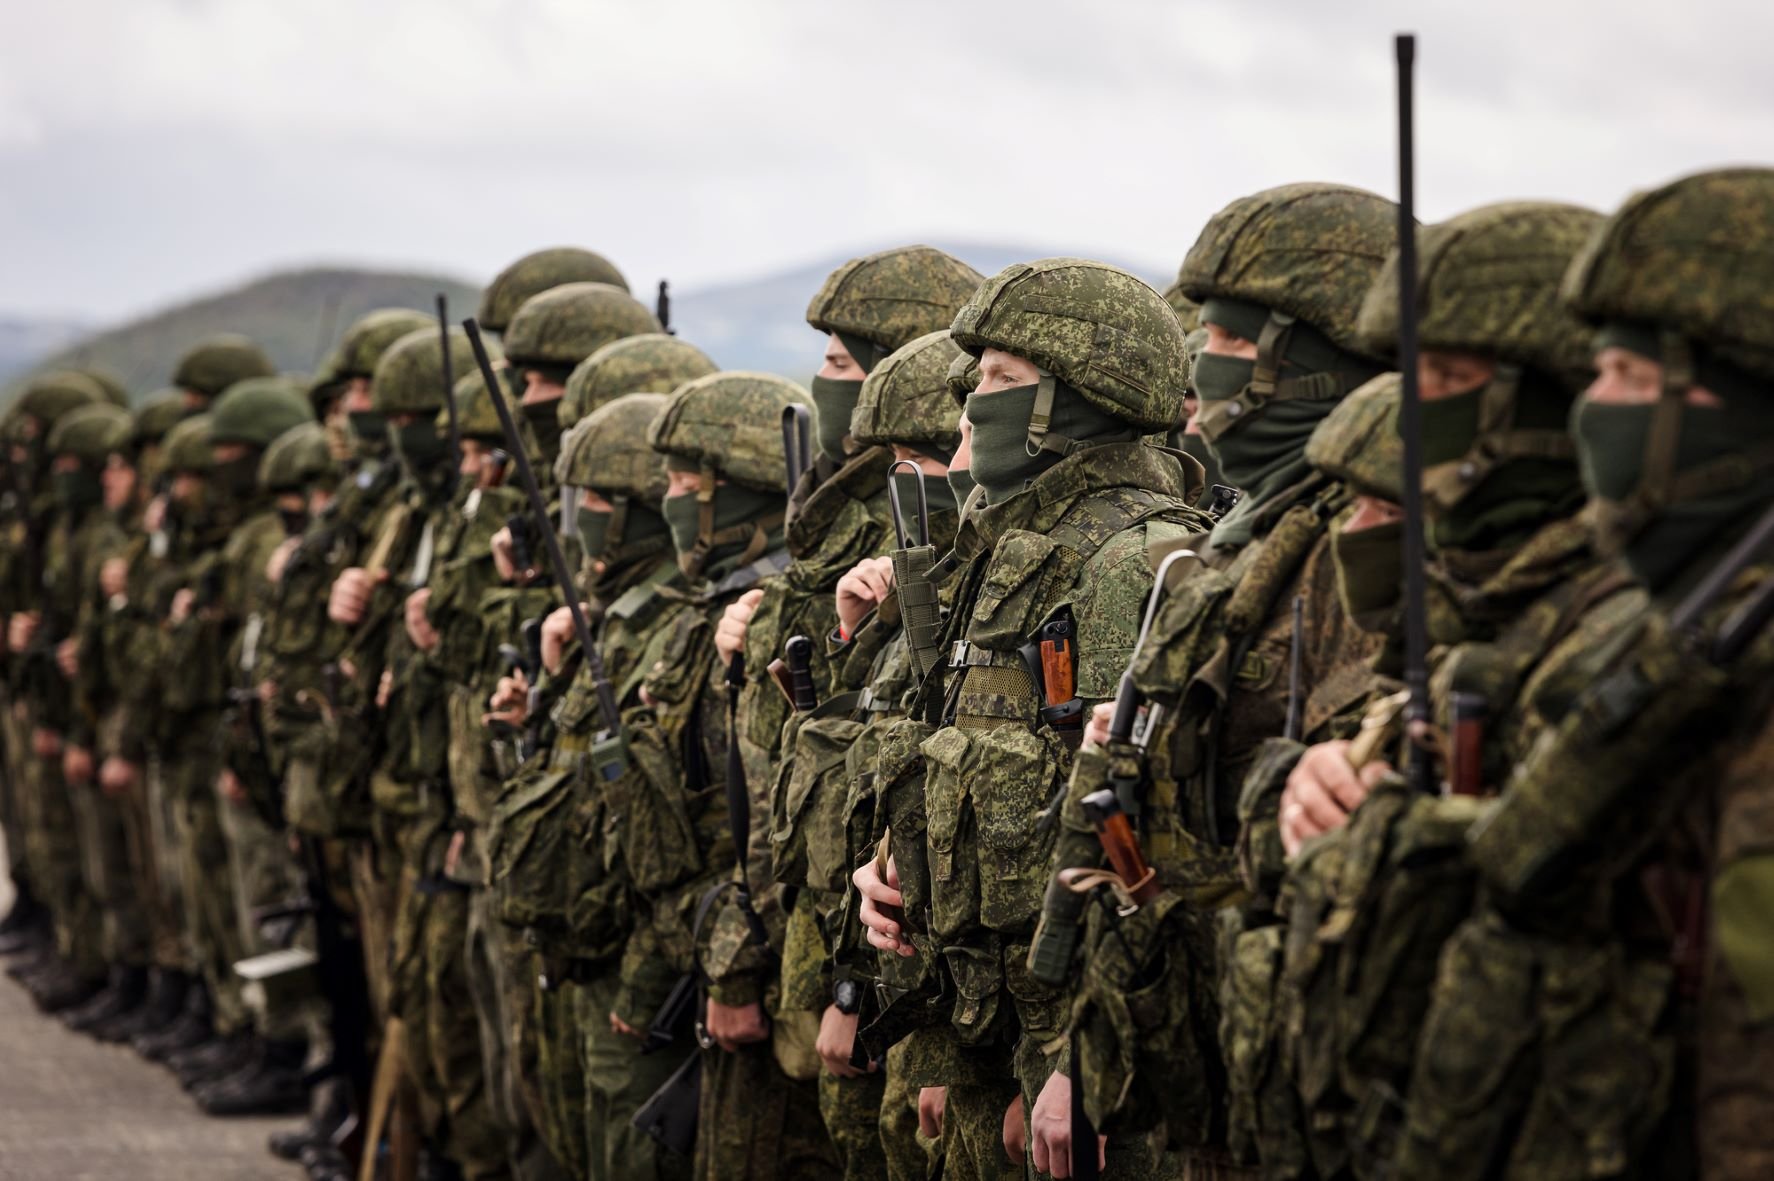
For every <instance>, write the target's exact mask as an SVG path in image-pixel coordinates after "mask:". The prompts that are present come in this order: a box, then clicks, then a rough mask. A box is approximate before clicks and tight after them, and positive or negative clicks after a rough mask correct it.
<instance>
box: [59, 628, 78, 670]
mask: <svg viewBox="0 0 1774 1181" xmlns="http://www.w3.org/2000/svg"><path fill="white" fill-rule="evenodd" d="M55 666H56V667H57V668H59V669H61V670H62V676H64V677H66V678H68V679H69V680H70V681H71V680H73V679H74V678H75V677H76V676H78V675H79V674H80V638H79V637H78V636H69V637H68V638H67V639H65V640H63V641H62V642H61V643H59V644H57V645H56V646H55Z"/></svg>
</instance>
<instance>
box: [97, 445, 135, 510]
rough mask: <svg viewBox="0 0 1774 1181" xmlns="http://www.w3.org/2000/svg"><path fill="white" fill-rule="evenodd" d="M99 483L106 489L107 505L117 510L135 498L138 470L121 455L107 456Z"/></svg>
mask: <svg viewBox="0 0 1774 1181" xmlns="http://www.w3.org/2000/svg"><path fill="white" fill-rule="evenodd" d="M99 484H100V485H101V486H102V487H103V488H104V490H105V507H106V508H108V509H110V510H111V511H112V512H117V511H119V510H121V509H123V508H124V507H125V506H127V505H128V504H129V502H130V501H131V500H133V499H134V498H135V494H136V470H135V468H134V467H133V466H131V465H130V464H129V463H128V462H127V461H126V460H125V459H124V458H123V457H122V456H121V455H111V456H107V457H106V458H105V470H104V471H102V472H100V473H99Z"/></svg>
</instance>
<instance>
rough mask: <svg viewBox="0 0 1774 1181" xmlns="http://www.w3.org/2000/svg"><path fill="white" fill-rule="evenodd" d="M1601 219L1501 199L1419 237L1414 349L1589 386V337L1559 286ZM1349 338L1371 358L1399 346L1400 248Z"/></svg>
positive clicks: (1569, 208)
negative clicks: (1476, 357) (1506, 364)
mask: <svg viewBox="0 0 1774 1181" xmlns="http://www.w3.org/2000/svg"><path fill="white" fill-rule="evenodd" d="M1601 222H1602V216H1601V214H1599V213H1596V212H1594V211H1593V210H1589V209H1584V208H1582V207H1580V206H1576V205H1562V204H1557V203H1554V202H1550V201H1503V202H1499V203H1498V204H1495V205H1484V206H1481V207H1479V208H1477V209H1474V210H1471V211H1470V212H1467V213H1462V214H1460V215H1459V216H1458V217H1454V218H1450V219H1449V220H1447V221H1444V222H1438V223H1436V224H1435V225H1431V226H1423V227H1422V228H1420V229H1419V230H1418V231H1417V273H1418V279H1417V344H1418V345H1419V347H1421V348H1425V349H1443V350H1446V351H1448V352H1472V353H1479V354H1481V355H1484V356H1492V357H1497V358H1500V359H1502V360H1505V361H1513V362H1515V363H1517V364H1520V365H1531V366H1533V367H1535V368H1537V369H1539V370H1541V371H1542V372H1545V373H1548V374H1551V375H1553V376H1555V377H1562V378H1564V379H1565V380H1566V381H1568V382H1570V383H1572V384H1573V386H1578V385H1581V384H1585V383H1587V381H1588V373H1589V371H1590V368H1591V366H1590V352H1591V350H1590V345H1589V342H1590V331H1589V328H1588V327H1587V326H1586V325H1585V324H1584V323H1583V321H1582V320H1580V319H1578V318H1577V316H1576V315H1575V314H1574V313H1573V312H1571V310H1570V309H1569V308H1568V307H1566V306H1565V305H1563V304H1562V303H1561V302H1560V300H1559V294H1558V292H1559V283H1560V281H1561V280H1562V279H1563V278H1564V275H1565V272H1566V271H1567V270H1569V269H1570V265H1571V260H1572V259H1573V258H1575V257H1576V255H1577V252H1578V251H1579V250H1581V249H1582V248H1583V244H1584V243H1585V242H1587V241H1588V240H1589V238H1590V236H1591V235H1592V234H1593V233H1594V232H1595V229H1596V227H1597V226H1599V225H1600V224H1601ZM1355 330H1356V333H1357V334H1358V335H1359V336H1360V337H1361V338H1362V341H1363V342H1364V343H1365V345H1366V347H1367V348H1368V350H1369V351H1370V352H1373V353H1375V354H1376V355H1379V356H1383V357H1390V356H1392V355H1393V354H1394V353H1395V352H1396V350H1397V347H1398V252H1397V251H1396V250H1394V251H1393V252H1392V253H1391V254H1389V255H1387V257H1386V265H1385V266H1384V267H1383V268H1382V269H1381V271H1380V277H1379V278H1378V279H1376V280H1375V281H1374V285H1373V287H1371V288H1370V289H1369V290H1368V293H1367V298H1366V299H1365V300H1364V301H1363V302H1362V305H1361V315H1360V317H1359V319H1357V321H1356V325H1355Z"/></svg>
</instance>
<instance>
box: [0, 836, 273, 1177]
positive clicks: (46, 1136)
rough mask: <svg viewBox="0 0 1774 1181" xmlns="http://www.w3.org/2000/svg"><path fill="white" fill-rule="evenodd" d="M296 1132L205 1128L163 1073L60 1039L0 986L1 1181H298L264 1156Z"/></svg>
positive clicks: (247, 1126) (0, 901)
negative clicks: (270, 1140) (270, 1145)
mask: <svg viewBox="0 0 1774 1181" xmlns="http://www.w3.org/2000/svg"><path fill="white" fill-rule="evenodd" d="M3 858H4V853H3V852H0V866H3V865H4V860H3ZM0 889H3V890H5V891H6V892H7V893H10V890H11V884H10V883H9V882H6V880H5V877H4V875H3V874H0ZM10 904H11V899H10V898H0V914H4V913H5V907H6V906H8V905H10ZM295 1122H296V1120H295V1118H294V1117H288V1118H277V1119H233V1120H221V1119H211V1118H209V1117H208V1116H205V1115H203V1114H202V1113H201V1112H199V1111H198V1110H197V1107H196V1105H195V1104H193V1103H192V1102H191V1099H190V1097H189V1096H187V1095H186V1094H185V1093H184V1092H183V1091H181V1090H180V1089H179V1085H178V1083H177V1082H175V1081H174V1080H173V1077H172V1075H170V1074H168V1073H167V1072H166V1071H165V1070H164V1069H162V1068H161V1067H158V1066H151V1065H149V1064H148V1063H147V1062H144V1061H143V1060H142V1059H140V1058H138V1057H137V1056H136V1055H135V1054H134V1052H132V1051H130V1050H128V1049H126V1048H124V1047H121V1046H106V1045H100V1044H99V1043H98V1042H95V1041H92V1040H91V1039H89V1038H84V1037H81V1036H79V1035H77V1034H73V1033H70V1032H68V1030H66V1029H65V1028H63V1026H62V1024H61V1022H59V1021H57V1020H55V1019H54V1018H53V1017H46V1016H44V1015H43V1014H41V1013H39V1012H38V1011H37V1008H36V1006H35V1005H33V1004H32V1003H31V998H30V995H29V994H28V993H26V992H25V990H24V989H23V988H21V987H20V986H19V985H18V984H17V983H16V982H14V981H13V980H11V979H10V978H8V977H5V976H0V1181H260V1179H269V1181H301V1178H302V1177H303V1173H302V1169H301V1167H300V1166H298V1165H292V1164H288V1163H286V1162H284V1161H280V1160H278V1159H277V1158H275V1157H273V1156H272V1155H271V1154H270V1153H269V1152H267V1151H266V1150H265V1138H266V1137H267V1136H268V1135H269V1134H270V1133H271V1132H273V1131H275V1130H277V1129H279V1128H285V1127H290V1126H293V1124H294V1123H295Z"/></svg>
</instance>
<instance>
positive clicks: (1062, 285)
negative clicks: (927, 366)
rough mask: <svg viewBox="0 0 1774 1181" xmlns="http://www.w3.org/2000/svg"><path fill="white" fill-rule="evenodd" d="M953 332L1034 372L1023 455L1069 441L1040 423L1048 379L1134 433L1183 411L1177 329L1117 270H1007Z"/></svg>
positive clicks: (1168, 314)
mask: <svg viewBox="0 0 1774 1181" xmlns="http://www.w3.org/2000/svg"><path fill="white" fill-rule="evenodd" d="M953 332H954V340H955V343H956V344H958V345H960V346H961V348H963V349H965V350H966V351H967V352H968V353H969V354H971V355H972V356H974V357H978V356H979V355H980V354H981V353H983V352H984V351H985V350H986V349H988V348H996V349H1002V350H1004V351H1005V352H1007V353H1012V354H1014V355H1016V356H1018V357H1021V358H1023V359H1024V360H1026V361H1029V362H1031V363H1033V364H1034V365H1035V366H1036V367H1037V368H1038V369H1040V370H1041V372H1042V378H1041V389H1040V392H1039V394H1038V395H1037V397H1036V401H1035V410H1034V414H1033V415H1032V416H1031V417H1030V420H1029V447H1030V449H1031V450H1030V453H1031V454H1034V453H1036V452H1038V451H1054V452H1058V453H1060V454H1065V453H1067V452H1068V450H1069V449H1071V448H1072V447H1073V445H1074V441H1073V440H1070V439H1064V438H1061V437H1059V436H1058V435H1056V434H1054V433H1053V432H1052V431H1050V430H1049V429H1048V420H1049V417H1050V415H1051V412H1052V407H1053V404H1054V383H1055V381H1059V382H1064V383H1065V384H1066V385H1068V386H1070V387H1071V388H1072V389H1073V390H1076V391H1077V392H1078V394H1079V395H1080V396H1082V397H1083V399H1084V400H1085V401H1086V402H1089V403H1090V404H1091V405H1092V406H1094V407H1096V408H1097V409H1098V410H1100V411H1102V412H1104V413H1106V414H1108V415H1110V416H1111V417H1113V418H1115V419H1117V420H1119V421H1121V422H1124V423H1127V424H1129V425H1130V426H1134V427H1137V428H1139V429H1141V430H1145V431H1157V430H1163V429H1165V428H1167V427H1169V426H1170V425H1171V424H1172V423H1173V422H1175V421H1176V420H1177V417H1178V416H1179V415H1180V414H1181V413H1182V405H1183V390H1184V388H1185V387H1184V385H1183V374H1184V368H1185V367H1184V362H1183V326H1182V325H1181V324H1180V323H1179V322H1178V321H1177V318H1176V313H1175V312H1173V311H1171V310H1170V305H1168V304H1166V303H1165V302H1164V297H1163V296H1161V295H1159V294H1158V293H1157V292H1156V291H1154V290H1152V288H1151V287H1150V286H1148V285H1147V284H1146V283H1145V281H1144V280H1141V279H1137V278H1135V277H1134V276H1133V275H1130V274H1128V273H1127V272H1126V271H1124V270H1121V269H1120V268H1119V267H1112V266H1110V265H1108V264H1107V263H1101V262H1090V261H1088V260H1086V259H1081V258H1047V259H1042V260H1040V261H1038V262H1031V263H1017V264H1015V265H1014V266H1010V267H1006V268H1005V269H1004V270H1002V271H999V272H998V273H997V274H996V275H994V276H993V277H992V278H990V279H988V280H987V281H986V283H985V285H984V286H982V287H981V288H980V289H979V290H978V291H977V292H975V293H974V295H973V298H972V299H970V300H968V301H967V304H966V306H964V307H963V308H962V309H961V311H960V313H959V314H957V315H956V316H955V324H954V330H953Z"/></svg>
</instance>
